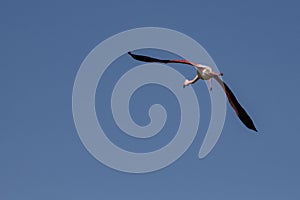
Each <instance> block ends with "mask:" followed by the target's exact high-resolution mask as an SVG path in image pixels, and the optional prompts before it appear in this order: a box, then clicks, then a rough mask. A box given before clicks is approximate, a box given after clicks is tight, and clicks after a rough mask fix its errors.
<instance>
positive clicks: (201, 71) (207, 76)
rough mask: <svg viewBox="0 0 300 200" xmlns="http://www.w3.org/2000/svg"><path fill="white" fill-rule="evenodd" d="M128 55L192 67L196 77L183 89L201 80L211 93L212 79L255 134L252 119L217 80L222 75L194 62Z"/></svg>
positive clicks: (223, 84) (223, 83) (146, 60)
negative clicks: (205, 81) (206, 82)
mask: <svg viewBox="0 0 300 200" xmlns="http://www.w3.org/2000/svg"><path fill="white" fill-rule="evenodd" d="M128 54H129V55H130V56H131V57H132V58H134V59H135V60H138V61H142V62H157V63H165V64H167V63H181V64H187V65H192V66H194V67H195V68H196V69H197V75H196V76H195V78H194V79H192V80H187V79H186V80H185V81H184V83H183V87H187V86H189V85H191V84H194V83H196V82H197V81H198V80H199V79H202V80H208V81H209V86H210V87H209V88H210V91H212V79H213V78H214V79H215V80H216V81H217V82H218V83H219V84H220V85H221V86H222V88H223V90H224V91H225V94H226V96H227V99H228V101H229V103H230V105H231V107H232V108H233V109H234V111H235V113H236V115H237V116H238V117H239V119H240V120H241V121H242V122H243V124H244V125H245V126H246V127H247V128H249V129H251V130H253V131H256V132H257V129H256V128H255V125H254V123H253V121H252V119H251V118H250V116H249V115H248V114H247V112H246V111H245V109H244V108H243V107H242V106H241V105H240V103H239V102H238V100H237V99H236V97H235V96H234V94H233V92H232V91H231V89H230V88H229V87H228V85H227V84H226V83H225V82H223V81H222V80H221V79H220V78H219V76H223V73H217V72H214V71H213V70H212V68H211V67H209V66H205V65H202V64H198V63H194V62H191V61H188V60H162V59H157V58H152V57H149V56H143V55H136V54H133V53H131V52H128Z"/></svg>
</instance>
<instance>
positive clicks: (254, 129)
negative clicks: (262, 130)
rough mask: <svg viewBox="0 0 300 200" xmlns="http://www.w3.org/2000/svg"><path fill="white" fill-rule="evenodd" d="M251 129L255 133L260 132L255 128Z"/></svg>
mask: <svg viewBox="0 0 300 200" xmlns="http://www.w3.org/2000/svg"><path fill="white" fill-rule="evenodd" d="M250 129H251V130H253V131H255V132H258V130H257V129H256V128H255V127H253V128H250Z"/></svg>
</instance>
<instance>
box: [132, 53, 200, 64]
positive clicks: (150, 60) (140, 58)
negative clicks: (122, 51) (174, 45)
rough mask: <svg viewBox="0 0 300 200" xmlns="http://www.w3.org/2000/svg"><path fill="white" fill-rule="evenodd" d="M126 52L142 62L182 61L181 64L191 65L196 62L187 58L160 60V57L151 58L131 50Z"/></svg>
mask: <svg viewBox="0 0 300 200" xmlns="http://www.w3.org/2000/svg"><path fill="white" fill-rule="evenodd" d="M128 54H129V55H130V56H131V57H132V58H134V59H135V60H139V61H143V62H158V63H182V64H187V65H193V66H196V65H197V64H196V63H193V62H190V61H188V60H162V59H157V58H152V57H149V56H142V55H136V54H133V53H131V52H128Z"/></svg>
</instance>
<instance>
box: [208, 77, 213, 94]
mask: <svg viewBox="0 0 300 200" xmlns="http://www.w3.org/2000/svg"><path fill="white" fill-rule="evenodd" d="M208 81H209V90H210V91H212V78H210V79H209V80H208Z"/></svg>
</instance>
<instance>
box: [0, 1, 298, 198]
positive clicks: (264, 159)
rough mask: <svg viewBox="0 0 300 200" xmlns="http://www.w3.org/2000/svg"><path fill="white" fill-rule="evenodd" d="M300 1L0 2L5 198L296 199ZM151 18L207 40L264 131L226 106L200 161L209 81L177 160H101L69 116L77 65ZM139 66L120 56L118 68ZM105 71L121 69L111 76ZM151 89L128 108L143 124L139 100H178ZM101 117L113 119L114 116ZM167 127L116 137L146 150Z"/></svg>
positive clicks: (0, 172)
mask: <svg viewBox="0 0 300 200" xmlns="http://www.w3.org/2000/svg"><path fill="white" fill-rule="evenodd" d="M299 7H300V4H299V2H298V1H296V0H295V1H290V0H287V1H271V0H270V1H258V0H257V1H256V0H255V1H247V2H246V1H231V0H229V1H178V0H175V1H164V2H162V1H138V0H135V1H130V0H128V1H121V0H120V1H116V0H112V1H56V0H54V1H33V0H29V1H8V0H2V1H1V2H0V24H1V31H0V38H1V43H0V55H1V56H0V58H1V59H0V67H1V68H0V69H1V73H0V91H1V100H0V101H1V104H0V108H1V109H0V110H1V112H0V113H1V114H0V120H1V124H0V199H1V200H17V199H22V200H33V199H45V200H47V199H49V200H50V199H51V200H53V199H73V200H77V199H78V200H79V199H80V200H81V199H230V200H232V199H243V200H247V199H261V200H265V199H272V200H277V199H278V200H282V199H295V200H296V199H300V190H299V188H300V181H299V180H300V171H299V169H300V160H299V150H300V148H299V142H300V132H299V128H298V125H299V122H300V121H299V119H300V118H299V102H300V96H299V89H298V86H299V83H300V78H299V74H300V70H299V69H300V68H299V52H300V41H299V40H300V39H299V35H300V24H299V19H300V13H299ZM144 26H158V27H165V28H171V29H174V30H177V31H180V32H183V33H185V34H187V35H188V36H190V37H192V38H194V39H195V40H197V41H198V42H199V43H200V44H202V45H203V46H204V48H205V49H206V50H207V51H208V53H209V54H210V55H211V56H212V58H213V59H214V61H215V62H216V64H217V66H218V68H219V69H220V70H221V71H222V72H223V73H224V80H225V81H226V82H227V83H228V84H229V85H230V87H231V88H232V90H233V91H234V92H235V94H236V96H237V97H238V99H239V100H240V102H241V103H242V104H243V106H244V107H245V108H246V109H247V111H248V112H249V113H250V115H251V116H252V118H253V119H254V121H255V124H256V126H257V129H258V130H259V132H258V133H255V132H252V131H250V130H248V129H246V128H245V127H244V126H243V125H242V124H241V123H240V121H239V120H238V119H237V117H236V116H235V114H234V112H233V111H232V109H231V108H230V107H229V106H228V111H227V116H226V122H225V126H224V130H223V133H222V135H221V137H220V140H219V142H218V143H217V145H216V146H215V148H214V149H213V151H212V152H211V153H210V154H209V156H208V157H206V158H205V159H203V160H199V159H198V156H197V155H198V151H199V148H200V145H201V143H202V141H203V134H204V133H205V130H206V128H207V125H208V122H209V106H210V104H209V93H208V91H207V88H206V87H205V84H204V83H203V82H199V83H197V84H196V85H195V86H194V87H195V90H196V91H199V93H198V95H199V96H198V98H199V99H200V100H199V101H200V102H199V103H200V107H201V123H200V129H199V132H198V134H197V137H196V139H195V141H194V142H193V144H192V145H191V147H190V148H189V150H188V151H187V152H186V153H185V154H184V155H183V156H182V157H181V158H180V159H179V160H177V161H176V162H175V163H173V164H172V165H171V166H169V167H167V168H164V169H162V170H160V171H156V172H153V173H148V174H127V173H122V172H118V171H115V170H113V169H110V168H108V167H106V166H104V165H103V164H101V163H100V162H99V161H97V160H96V159H94V158H93V157H92V156H91V155H90V154H89V153H88V151H87V150H86V149H85V147H84V146H83V144H82V143H81V141H80V139H79V137H78V135H77V132H76V129H75V126H74V122H73V117H72V87H73V83H74V80H75V76H76V73H77V71H78V69H79V67H80V64H81V62H82V61H83V59H84V58H85V57H86V56H87V54H88V53H89V52H90V51H91V50H92V49H93V48H94V47H95V46H96V45H98V44H99V43H100V42H101V41H103V40H105V39H106V38H108V37H110V36H112V35H114V34H116V33H119V32H121V31H125V30H127V29H130V28H136V27H144ZM174 42H176V41H174ZM141 52H142V51H141ZM143 52H147V53H149V54H151V55H159V54H158V53H157V52H156V51H154V50H145V51H143ZM135 65H137V62H135V61H133V60H132V59H129V58H128V57H127V56H122V57H121V58H120V59H119V60H117V61H116V62H115V63H113V65H112V70H113V69H117V67H120V68H121V67H123V68H126V69H127V70H128V69H130V68H131V67H134V66H135ZM173 66H174V67H175V68H176V69H179V70H182V68H180V67H178V65H173ZM185 69H186V70H185ZM185 69H184V70H182V71H181V72H182V73H183V74H184V75H185V76H187V77H188V78H192V77H193V76H194V71H193V70H192V69H191V68H185ZM107 75H108V77H106V78H107V79H110V78H115V77H114V73H107ZM100 84H101V83H100ZM178 84H182V82H179V83H178ZM99 87H101V86H99ZM144 90H148V94H157V91H159V92H160V94H161V100H160V99H155V97H156V98H157V95H156V96H155V95H149V96H151V98H148V97H147V96H145V93H143V92H145V91H143V90H142V89H141V90H139V91H137V92H136V95H135V96H134V98H133V100H132V102H133V103H132V104H131V105H132V109H131V111H132V115H133V117H134V118H135V119H136V120H137V123H140V124H143V123H144V124H146V123H147V117H146V113H147V110H145V109H144V108H143V107H140V106H143V103H141V102H143V101H145V100H146V99H147V102H148V103H149V104H151V102H156V101H158V102H160V101H161V103H162V104H164V103H166V102H167V100H168V99H170V98H173V97H172V95H171V94H170V93H169V92H168V90H165V89H163V88H161V87H157V86H149V87H148V88H144ZM149 92H150V93H149ZM99 95H100V94H98V93H97V96H96V100H97V99H99V98H100V97H99ZM149 99H150V100H149ZM134 102H136V104H135V103H134ZM174 104H176V101H175V103H174ZM96 105H97V110H98V111H101V109H103V108H105V105H104V104H101V100H100V99H99V101H98V102H97V103H96ZM141 110H142V111H143V110H145V111H143V112H139V111H141ZM107 112H108V111H107ZM172 112H175V114H176V112H177V111H176V110H175V111H172ZM172 112H171V113H172ZM175 114H174V118H170V120H171V121H169V122H167V125H168V127H169V129H170V130H171V129H175V130H176V128H177V126H178V125H177V123H176V120H178V118H176V115H175ZM177 114H178V112H177ZM98 115H103V116H102V118H103V119H107V123H105V124H106V126H107V128H110V127H109V126H110V123H113V122H112V120H111V118H110V117H111V116H110V115H111V114H109V113H106V112H104V113H98ZM100 118H101V117H100ZM139 120H140V121H139ZM172 120H173V121H172ZM166 130H168V129H166ZM171 132H172V131H166V133H165V135H166V136H164V137H161V140H155V141H149V142H144V143H142V144H145V145H141V143H139V142H138V141H136V140H134V141H130V140H129V139H128V138H125V136H122V134H121V133H120V134H119V135H112V136H109V137H111V139H112V140H114V142H115V143H117V144H118V145H120V146H123V147H124V148H126V147H127V148H128V149H129V150H133V151H147V150H151V149H155V148H159V147H160V146H161V145H162V144H163V142H164V143H167V142H168V141H169V140H170V138H172V135H168V134H170V133H171ZM151 142H152V143H151ZM142 148H144V149H142Z"/></svg>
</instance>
